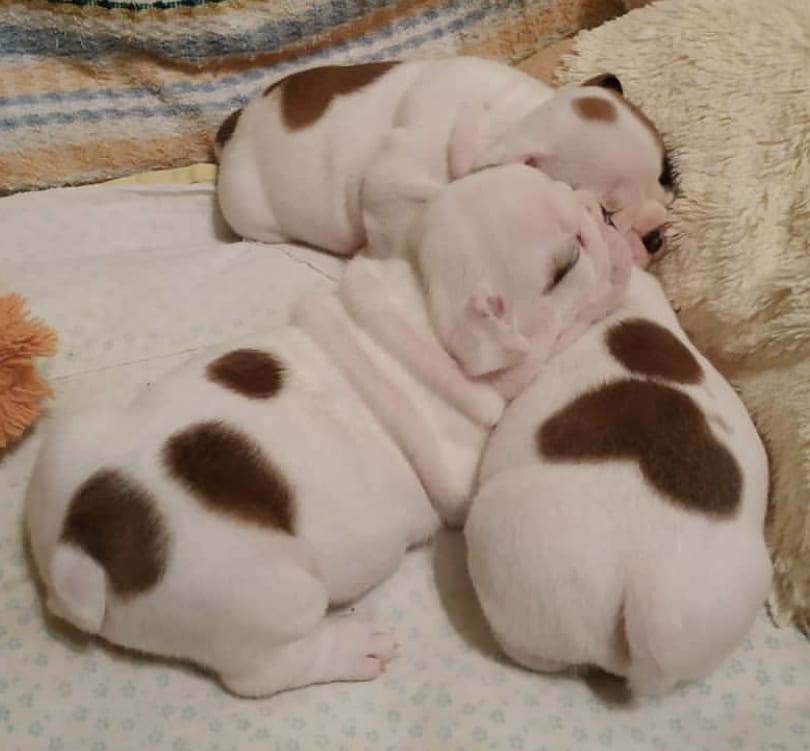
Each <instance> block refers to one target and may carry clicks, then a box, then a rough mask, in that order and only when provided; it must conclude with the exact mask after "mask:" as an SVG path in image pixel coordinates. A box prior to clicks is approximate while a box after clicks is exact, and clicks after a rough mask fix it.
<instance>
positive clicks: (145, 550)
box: [62, 469, 169, 598]
mask: <svg viewBox="0 0 810 751" xmlns="http://www.w3.org/2000/svg"><path fill="white" fill-rule="evenodd" d="M62 540H64V541H65V542H67V543H70V544H72V545H76V546H77V547H79V548H81V549H82V550H83V551H84V552H85V553H87V555H89V556H90V557H91V558H92V559H93V560H94V561H96V562H97V563H98V564H99V565H100V566H102V567H103V568H104V570H105V571H106V572H107V577H108V579H109V581H110V586H111V587H112V589H113V591H114V592H115V593H116V594H117V595H118V596H119V597H122V598H126V597H131V596H133V595H137V594H141V593H142V592H146V591H147V590H149V589H151V588H152V587H154V586H155V585H156V584H157V583H158V582H159V581H160V580H161V578H162V577H163V574H164V573H165V571H166V561H167V558H168V553H167V550H168V540H169V536H168V534H167V532H166V527H165V525H164V522H163V518H162V516H161V515H160V512H159V511H158V508H157V503H156V502H155V500H154V498H153V497H152V495H151V494H150V493H149V491H147V490H146V489H145V488H144V487H142V486H141V485H140V484H139V483H138V482H136V481H135V480H133V479H132V478H130V477H128V476H127V475H126V474H124V473H123V472H120V471H118V470H113V469H101V470H99V471H98V472H96V473H94V474H93V475H91V476H90V478H88V479H87V480H86V481H85V482H84V483H83V484H82V485H81V487H79V489H78V490H77V491H76V493H75V494H74V495H73V498H72V499H71V501H70V505H69V507H68V512H67V516H66V517H65V525H64V528H63V529H62Z"/></svg>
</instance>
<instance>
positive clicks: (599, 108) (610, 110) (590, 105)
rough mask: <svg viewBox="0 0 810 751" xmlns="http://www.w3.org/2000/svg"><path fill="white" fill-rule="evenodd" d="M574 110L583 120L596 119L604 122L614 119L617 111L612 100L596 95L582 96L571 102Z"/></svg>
mask: <svg viewBox="0 0 810 751" xmlns="http://www.w3.org/2000/svg"><path fill="white" fill-rule="evenodd" d="M571 106H572V107H573V108H574V112H576V113H577V115H579V116H580V117H581V118H582V119H583V120H597V121H601V122H605V123H612V122H615V121H616V118H617V117H618V116H619V113H618V112H617V110H616V105H615V104H613V102H611V101H609V100H607V99H603V98H602V97H598V96H584V97H579V98H578V99H574V100H573V102H572V103H571Z"/></svg>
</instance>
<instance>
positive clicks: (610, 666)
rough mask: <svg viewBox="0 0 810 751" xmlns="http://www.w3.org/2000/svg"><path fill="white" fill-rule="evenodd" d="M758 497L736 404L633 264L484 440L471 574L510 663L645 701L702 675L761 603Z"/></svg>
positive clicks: (766, 570)
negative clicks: (582, 671)
mask: <svg viewBox="0 0 810 751" xmlns="http://www.w3.org/2000/svg"><path fill="white" fill-rule="evenodd" d="M767 493H768V465H767V460H766V455H765V452H764V450H763V447H762V444H761V442H760V439H759V437H758V435H757V432H756V430H755V428H754V426H753V424H752V423H751V420H750V419H749V416H748V414H747V412H746V409H745V407H744V406H743V404H742V402H741V401H740V399H739V398H738V397H737V394H736V393H735V391H734V390H733V388H732V387H731V386H730V385H729V384H728V383H727V382H726V381H725V380H724V379H723V378H722V376H721V375H720V374H719V373H718V372H717V371H716V370H715V369H714V368H713V367H712V366H711V364H710V363H709V362H708V361H707V360H706V358H704V357H703V356H702V355H701V354H700V353H699V352H698V351H697V349H696V348H695V347H694V346H693V345H692V343H691V342H690V341H689V339H688V338H687V337H686V335H685V334H684V332H683V330H682V329H681V328H680V326H679V325H678V322H677V319H676V317H675V315H674V313H673V311H672V310H671V309H670V307H669V305H668V303H667V299H666V297H665V296H664V293H663V291H662V289H661V287H660V286H659V284H658V282H657V281H656V280H655V279H654V278H653V277H652V276H650V275H649V274H647V273H645V272H643V271H641V270H639V269H638V268H634V269H633V270H632V273H631V277H630V282H629V286H628V288H627V292H626V296H625V298H624V301H623V302H622V303H621V304H620V305H619V306H618V308H617V309H616V310H615V311H614V312H613V313H612V314H610V315H609V316H607V317H606V318H605V319H603V320H602V321H601V322H599V323H596V324H595V325H593V326H591V327H590V328H589V329H588V331H587V332H586V333H585V334H584V335H583V336H581V337H580V338H579V339H578V340H577V341H576V342H575V343H574V344H573V345H572V346H571V347H570V348H568V349H565V350H564V351H562V352H561V353H559V354H557V355H555V356H554V357H553V358H552V359H551V360H549V361H548V363H547V364H546V365H545V367H544V369H543V370H542V372H541V373H540V375H539V377H538V378H537V379H536V380H535V381H534V382H533V383H532V385H531V386H530V387H529V388H528V389H526V390H525V391H524V392H523V393H522V394H521V395H520V396H519V397H518V398H517V399H515V401H513V402H512V403H511V404H510V405H509V406H508V408H507V409H506V411H505V413H504V416H503V419H502V420H501V422H500V423H499V425H498V426H497V428H496V429H495V430H494V432H493V434H492V438H491V440H490V442H489V444H488V447H487V448H486V450H485V453H484V457H483V459H482V467H481V474H480V489H479V490H478V492H477V495H476V496H475V498H474V500H473V503H472V507H471V510H470V515H469V519H468V521H467V525H466V527H465V536H466V540H467V545H468V563H469V570H470V574H471V577H472V580H473V583H474V585H475V590H476V592H477V593H478V596H479V598H480V601H481V604H482V606H483V610H484V613H485V614H486V617H487V619H488V620H489V623H490V625H491V626H492V630H493V632H494V634H495V637H496V638H497V640H498V642H499V643H500V645H501V647H502V648H503V650H504V651H505V652H506V653H507V654H508V655H509V656H510V657H512V658H513V659H514V660H516V661H517V662H519V663H521V664H522V665H525V666H527V667H529V668H532V669H534V670H540V671H557V670H562V669H565V668H568V667H572V666H583V665H595V666H598V667H600V668H603V669H604V670H607V671H609V672H611V673H615V674H617V675H620V676H625V677H626V678H627V680H628V684H629V686H630V688H631V689H632V690H633V691H634V692H635V693H637V694H642V695H643V694H661V693H664V692H666V691H668V690H670V689H671V688H673V687H674V686H676V685H678V684H681V683H683V682H687V681H692V680H697V679H699V678H701V677H703V676H705V675H707V674H708V673H710V672H711V671H712V670H713V669H714V668H715V667H716V666H717V665H718V664H719V663H720V662H721V660H723V659H724V658H725V657H726V656H727V655H728V654H729V653H730V652H731V650H732V649H733V648H734V647H735V646H736V645H737V644H738V643H739V642H740V641H741V640H742V639H743V637H744V635H745V634H746V632H747V631H748V630H749V628H750V626H751V624H752V622H753V620H754V617H755V615H756V613H757V611H758V610H759V608H760V607H761V606H762V605H763V603H764V602H765V600H766V597H767V595H768V591H769V589H770V582H771V564H770V561H769V558H768V553H767V550H766V548H765V542H764V539H763V522H764V515H765V507H766V501H767Z"/></svg>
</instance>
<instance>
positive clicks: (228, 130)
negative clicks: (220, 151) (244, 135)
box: [214, 107, 242, 148]
mask: <svg viewBox="0 0 810 751" xmlns="http://www.w3.org/2000/svg"><path fill="white" fill-rule="evenodd" d="M241 116H242V108H241V107H240V108H239V109H238V110H234V111H233V112H231V114H230V115H228V117H226V118H225V119H224V120H223V121H222V125H220V126H219V130H218V131H217V135H216V137H215V138H214V141H215V143H216V145H217V146H219V148H222V147H223V146H224V145H225V144H226V143H228V141H230V140H231V136H232V135H233V133H234V131H235V130H236V124H237V123H238V122H239V118H240V117H241Z"/></svg>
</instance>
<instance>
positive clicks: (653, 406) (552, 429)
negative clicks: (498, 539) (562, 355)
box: [537, 379, 742, 517]
mask: <svg viewBox="0 0 810 751" xmlns="http://www.w3.org/2000/svg"><path fill="white" fill-rule="evenodd" d="M537 446H538V449H539V451H540V453H541V454H542V455H543V456H544V457H546V458H547V459H550V460H553V461H606V460H611V459H635V460H637V461H638V463H639V466H640V468H641V472H642V474H643V475H644V478H645V479H646V481H647V482H648V483H649V484H650V485H652V486H653V487H654V488H655V489H656V490H658V491H659V492H660V493H661V494H662V495H663V496H664V497H665V498H667V499H668V500H669V501H671V502H672V503H675V504H677V505H679V506H683V507H684V508H686V509H689V510H692V511H698V512H702V513H705V514H709V515H713V516H719V517H727V516H730V515H732V514H733V513H734V512H735V511H736V510H737V507H738V506H739V503H740V494H741V491H742V474H741V472H740V467H739V465H738V463H737V460H736V459H735V458H734V457H733V456H732V454H731V453H730V452H729V450H728V449H727V448H726V447H725V446H724V445H723V444H721V443H720V442H719V441H717V439H716V438H715V437H714V435H713V434H712V432H711V429H710V428H709V425H708V422H707V421H706V417H705V415H704V414H703V412H701V410H700V408H699V407H698V406H697V404H696V403H695V401H694V400H693V399H692V398H691V397H690V396H688V395H687V394H685V393H684V392H683V391H680V390H679V389H676V388H673V387H671V386H665V385H663V384H659V383H655V382H653V381H642V380H637V379H626V380H620V381H613V382H611V383H606V384H604V385H603V386H600V387H599V388H596V389H594V390H592V391H589V392H587V393H585V394H583V395H582V396H579V397H578V398H576V399H574V400H573V401H572V402H571V403H570V404H568V405H567V406H566V407H563V408H562V409H561V410H559V411H558V412H557V413H556V414H554V415H552V416H551V417H550V418H549V419H548V420H547V421H546V422H545V423H544V424H543V425H541V426H540V428H539V429H538V431H537ZM606 502H609V499H606Z"/></svg>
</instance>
